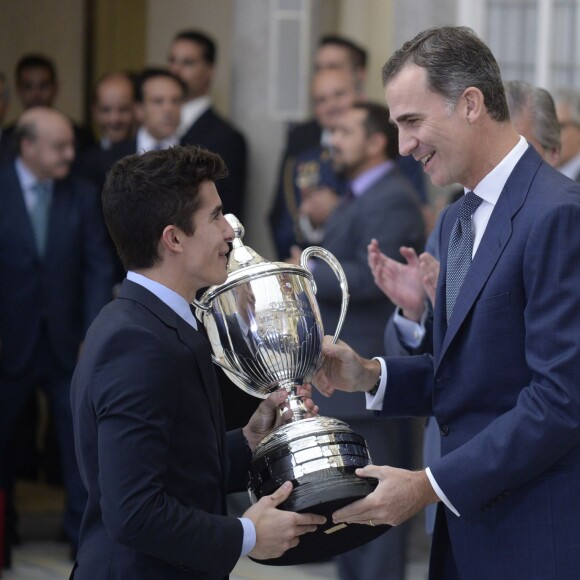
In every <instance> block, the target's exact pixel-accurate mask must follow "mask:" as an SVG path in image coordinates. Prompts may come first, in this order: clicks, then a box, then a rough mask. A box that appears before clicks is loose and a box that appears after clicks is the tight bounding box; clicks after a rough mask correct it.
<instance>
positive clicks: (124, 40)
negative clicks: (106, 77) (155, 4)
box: [91, 0, 147, 81]
mask: <svg viewBox="0 0 580 580" xmlns="http://www.w3.org/2000/svg"><path fill="white" fill-rule="evenodd" d="M146 20H147V4H146V1H145V0H93V33H92V34H93V46H92V50H93V78H92V79H91V80H92V81H95V80H96V79H97V78H99V77H100V76H101V75H103V74H104V73H107V72H111V71H116V70H128V71H138V70H140V69H142V68H143V66H144V65H145V41H146V38H145V35H146V26H145V23H146Z"/></svg>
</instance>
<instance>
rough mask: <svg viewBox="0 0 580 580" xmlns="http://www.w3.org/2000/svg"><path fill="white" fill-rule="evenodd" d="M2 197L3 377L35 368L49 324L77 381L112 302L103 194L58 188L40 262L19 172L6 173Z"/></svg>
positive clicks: (66, 183) (0, 174)
mask: <svg viewBox="0 0 580 580" xmlns="http://www.w3.org/2000/svg"><path fill="white" fill-rule="evenodd" d="M0 192H2V194H1V195H0V271H1V272H2V275H1V276H0V340H1V341H2V348H1V350H0V374H2V375H3V376H4V377H17V376H18V375H20V374H21V373H22V372H23V371H24V370H25V369H27V368H28V367H29V366H30V365H31V364H32V363H33V362H34V361H33V360H31V357H32V352H33V349H34V346H35V344H36V342H37V340H38V337H39V335H40V332H41V327H42V324H43V323H44V324H46V328H47V331H48V336H49V338H50V346H51V348H52V350H53V352H54V354H55V355H56V356H57V358H58V360H59V362H60V364H61V365H62V367H63V369H65V370H66V371H69V372H71V373H72V371H73V369H74V365H75V364H76V360H77V355H78V349H79V345H80V343H81V341H82V340H83V337H84V335H85V332H86V330H87V328H88V327H89V324H90V323H91V322H92V321H93V319H94V318H95V316H96V315H97V314H98V312H99V310H100V309H101V308H102V307H103V306H104V305H105V304H106V303H107V302H108V301H109V300H110V299H111V289H112V257H111V254H110V252H109V249H108V246H107V242H106V231H105V226H104V224H103V221H102V218H101V209H100V200H99V197H98V194H97V192H96V190H95V189H94V188H93V187H92V186H91V185H90V184H88V183H85V182H81V181H79V180H77V179H73V178H67V179H64V180H62V181H57V182H55V185H54V191H53V201H52V207H51V213H50V224H49V231H48V241H47V246H46V254H45V256H44V258H42V259H41V258H40V257H39V256H38V253H37V250H36V244H35V240H34V232H33V230H32V225H31V222H30V218H29V215H28V212H27V210H26V206H25V203H24V196H23V193H22V189H21V187H20V182H19V181H18V177H17V174H16V170H15V167H14V164H11V165H10V166H5V167H4V168H2V169H0Z"/></svg>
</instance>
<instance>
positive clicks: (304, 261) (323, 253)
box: [300, 246, 349, 344]
mask: <svg viewBox="0 0 580 580" xmlns="http://www.w3.org/2000/svg"><path fill="white" fill-rule="evenodd" d="M310 258H320V259H321V260H324V261H325V262H326V263H327V264H328V265H329V266H330V269H331V270H332V271H333V272H334V274H335V276H336V277H337V278H338V282H339V283H340V288H341V290H342V304H341V307H340V317H339V319H338V324H337V325H336V330H335V331H334V336H333V337H332V343H333V344H334V343H336V341H337V340H338V335H339V334H340V331H341V329H342V325H343V323H344V319H345V317H346V309H347V307H348V299H349V296H348V282H347V281H346V275H345V274H344V270H343V269H342V266H341V265H340V263H339V261H338V260H337V259H336V258H335V256H334V254H332V253H330V252H329V251H328V250H325V249H324V248H321V247H320V246H310V247H308V248H306V249H305V250H304V251H303V252H302V256H301V258H300V265H301V266H302V267H303V268H304V269H305V270H308V271H309V272H310V270H309V268H308V260H309V259H310ZM312 286H313V287H314V294H316V283H315V282H314V280H312Z"/></svg>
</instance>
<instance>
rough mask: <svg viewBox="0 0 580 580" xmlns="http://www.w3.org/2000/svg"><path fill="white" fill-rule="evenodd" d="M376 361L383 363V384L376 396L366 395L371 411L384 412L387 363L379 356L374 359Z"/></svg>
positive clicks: (380, 384) (381, 383)
mask: <svg viewBox="0 0 580 580" xmlns="http://www.w3.org/2000/svg"><path fill="white" fill-rule="evenodd" d="M374 360H378V361H379V362H380V363H381V382H380V383H379V387H378V389H377V392H376V393H375V394H374V395H371V394H369V393H365V396H366V399H367V400H366V405H367V409H368V410H369V411H382V410H383V399H384V398H385V391H386V390H387V363H386V362H385V361H384V360H383V359H382V358H380V357H378V356H376V357H374Z"/></svg>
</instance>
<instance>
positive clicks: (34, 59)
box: [14, 54, 56, 85]
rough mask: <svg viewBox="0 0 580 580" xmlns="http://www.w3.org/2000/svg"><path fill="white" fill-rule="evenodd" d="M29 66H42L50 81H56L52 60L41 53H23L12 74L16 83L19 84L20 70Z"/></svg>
mask: <svg viewBox="0 0 580 580" xmlns="http://www.w3.org/2000/svg"><path fill="white" fill-rule="evenodd" d="M30 68H44V69H46V70H47V71H48V72H49V73H50V80H51V82H52V83H55V82H56V67H55V65H54V62H53V61H52V60H50V59H49V58H48V57H47V56H44V55H43V54H25V55H24V56H23V57H22V58H21V59H20V60H19V61H18V63H17V64H16V70H15V73H14V76H15V78H16V84H17V85H18V84H20V77H21V76H22V72H23V71H25V70H26V69H30Z"/></svg>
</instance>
